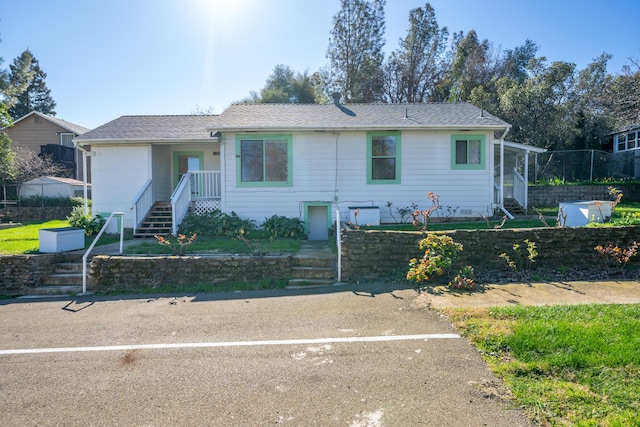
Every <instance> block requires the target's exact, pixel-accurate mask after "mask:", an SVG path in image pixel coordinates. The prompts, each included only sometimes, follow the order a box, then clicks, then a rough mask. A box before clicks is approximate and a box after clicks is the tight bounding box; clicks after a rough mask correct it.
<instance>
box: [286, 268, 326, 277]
mask: <svg viewBox="0 0 640 427" xmlns="http://www.w3.org/2000/svg"><path fill="white" fill-rule="evenodd" d="M335 273H336V271H335V269H333V268H319V267H291V278H292V279H333V277H334V276H335Z"/></svg>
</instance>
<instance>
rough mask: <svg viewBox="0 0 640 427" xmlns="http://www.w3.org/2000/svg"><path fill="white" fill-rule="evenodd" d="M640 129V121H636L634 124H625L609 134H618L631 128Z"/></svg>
mask: <svg viewBox="0 0 640 427" xmlns="http://www.w3.org/2000/svg"><path fill="white" fill-rule="evenodd" d="M636 129H640V123H635V124H632V125H627V126H623V127H621V128H618V129H616V130H614V131H613V132H611V133H610V134H609V135H616V134H618V133H624V132H629V131H630V130H636Z"/></svg>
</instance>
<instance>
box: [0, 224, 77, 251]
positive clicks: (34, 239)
mask: <svg viewBox="0 0 640 427" xmlns="http://www.w3.org/2000/svg"><path fill="white" fill-rule="evenodd" d="M61 227H69V223H68V222H67V221H59V220H55V221H46V222H37V223H28V224H25V225H22V226H20V227H14V228H7V229H4V230H0V254H29V253H38V249H39V248H40V236H39V230H40V229H41V228H61Z"/></svg>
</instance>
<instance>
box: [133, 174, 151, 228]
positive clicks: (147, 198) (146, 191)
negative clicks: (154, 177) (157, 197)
mask: <svg viewBox="0 0 640 427" xmlns="http://www.w3.org/2000/svg"><path fill="white" fill-rule="evenodd" d="M152 190H153V186H152V185H151V180H150V179H148V180H147V182H145V183H144V185H143V186H142V188H141V189H140V191H138V194H136V197H134V198H133V201H132V202H131V204H132V205H133V234H135V233H136V230H137V229H138V227H139V226H140V224H141V223H142V221H143V220H144V217H145V216H146V215H147V214H148V213H149V211H150V210H151V206H153V191H152Z"/></svg>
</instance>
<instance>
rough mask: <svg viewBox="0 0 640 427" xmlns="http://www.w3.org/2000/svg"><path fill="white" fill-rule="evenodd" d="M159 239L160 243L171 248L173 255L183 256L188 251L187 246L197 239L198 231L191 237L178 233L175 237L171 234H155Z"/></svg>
mask: <svg viewBox="0 0 640 427" xmlns="http://www.w3.org/2000/svg"><path fill="white" fill-rule="evenodd" d="M153 237H155V238H156V240H158V243H159V244H161V245H163V246H168V247H169V248H171V254H172V255H178V256H182V255H184V254H185V253H186V251H187V246H189V245H190V244H192V243H193V242H195V241H196V233H193V234H192V235H191V237H189V238H187V236H185V235H184V234H178V236H177V237H176V238H175V239H173V240H172V239H171V237H170V236H168V237H164V236H153Z"/></svg>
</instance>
